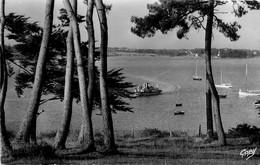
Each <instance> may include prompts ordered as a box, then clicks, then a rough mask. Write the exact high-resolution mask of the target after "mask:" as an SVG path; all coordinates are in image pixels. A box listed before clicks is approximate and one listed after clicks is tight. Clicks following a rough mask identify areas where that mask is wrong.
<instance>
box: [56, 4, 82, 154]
mask: <svg viewBox="0 0 260 165" xmlns="http://www.w3.org/2000/svg"><path fill="white" fill-rule="evenodd" d="M71 5H72V8H73V10H74V12H75V14H76V13H77V1H76V0H72V1H71ZM66 45H67V64H66V76H65V87H64V112H63V119H62V125H61V128H60V130H59V131H58V132H57V134H56V138H55V144H54V146H55V148H58V149H64V148H65V144H66V140H67V137H68V134H69V129H70V122H71V116H72V104H73V103H72V102H73V96H72V81H73V72H74V69H73V68H74V67H73V64H74V56H75V50H74V44H73V34H72V26H71V23H70V28H69V32H68V36H67V41H66Z"/></svg>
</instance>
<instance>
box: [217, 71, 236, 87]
mask: <svg viewBox="0 0 260 165" xmlns="http://www.w3.org/2000/svg"><path fill="white" fill-rule="evenodd" d="M215 86H216V87H217V88H233V86H232V84H231V83H223V82H222V70H221V72H220V84H217V85H215Z"/></svg>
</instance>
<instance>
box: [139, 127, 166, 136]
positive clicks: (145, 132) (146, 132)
mask: <svg viewBox="0 0 260 165" xmlns="http://www.w3.org/2000/svg"><path fill="white" fill-rule="evenodd" d="M141 136H142V137H151V136H152V137H169V136H170V133H169V132H166V131H161V130H158V129H156V128H145V129H144V130H143V131H142V132H141Z"/></svg>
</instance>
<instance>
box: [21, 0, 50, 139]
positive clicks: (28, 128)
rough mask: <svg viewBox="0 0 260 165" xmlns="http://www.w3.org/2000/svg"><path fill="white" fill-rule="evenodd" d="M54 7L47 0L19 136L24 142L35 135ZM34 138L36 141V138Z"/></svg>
mask: <svg viewBox="0 0 260 165" xmlns="http://www.w3.org/2000/svg"><path fill="white" fill-rule="evenodd" d="M53 8H54V0H47V1H46V11H45V21H44V30H43V36H42V43H41V48H40V52H39V57H38V61H37V66H36V72H35V77H34V84H33V91H32V97H31V100H30V104H29V107H28V112H27V114H26V116H25V118H24V120H23V123H22V125H21V128H20V131H19V133H18V138H19V139H20V140H22V141H24V142H29V140H30V136H31V137H33V136H34V135H32V130H34V129H35V130H36V119H37V112H38V108H39V102H40V99H41V94H42V88H43V80H44V79H43V76H44V70H45V67H46V60H47V55H48V48H49V40H50V36H51V31H52V21H53ZM33 133H35V132H33ZM32 140H33V141H34V139H32Z"/></svg>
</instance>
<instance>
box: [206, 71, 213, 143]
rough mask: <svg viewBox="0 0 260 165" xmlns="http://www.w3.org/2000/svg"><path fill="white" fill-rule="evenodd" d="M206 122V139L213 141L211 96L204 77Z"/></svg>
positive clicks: (207, 81)
mask: <svg viewBox="0 0 260 165" xmlns="http://www.w3.org/2000/svg"><path fill="white" fill-rule="evenodd" d="M206 84H207V85H206V121H207V138H208V139H213V117H212V94H211V91H210V88H209V80H208V76H207V75H206Z"/></svg>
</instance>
